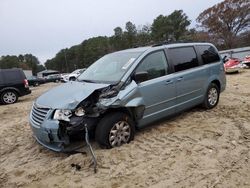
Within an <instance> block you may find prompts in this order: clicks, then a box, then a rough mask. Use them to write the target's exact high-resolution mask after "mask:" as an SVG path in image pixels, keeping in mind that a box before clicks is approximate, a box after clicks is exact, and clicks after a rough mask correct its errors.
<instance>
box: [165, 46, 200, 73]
mask: <svg viewBox="0 0 250 188" xmlns="http://www.w3.org/2000/svg"><path fill="white" fill-rule="evenodd" d="M169 55H170V58H171V60H172V62H173V64H174V70H175V72H178V71H183V70H187V69H191V68H193V67H197V66H199V63H198V59H197V55H196V53H195V51H194V48H193V47H181V48H172V49H169Z"/></svg>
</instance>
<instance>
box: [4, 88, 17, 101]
mask: <svg viewBox="0 0 250 188" xmlns="http://www.w3.org/2000/svg"><path fill="white" fill-rule="evenodd" d="M17 99H18V95H17V93H16V92H15V91H4V92H3V93H2V94H1V102H2V103H3V104H13V103H15V102H16V101H17Z"/></svg>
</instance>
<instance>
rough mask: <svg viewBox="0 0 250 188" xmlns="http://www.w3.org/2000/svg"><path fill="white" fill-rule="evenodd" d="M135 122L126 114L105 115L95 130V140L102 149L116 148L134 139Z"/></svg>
mask: <svg viewBox="0 0 250 188" xmlns="http://www.w3.org/2000/svg"><path fill="white" fill-rule="evenodd" d="M122 127H123V128H122ZM134 134H135V125H134V121H133V120H132V119H131V118H130V117H129V116H128V115H127V114H125V113H122V112H114V113H109V114H107V115H105V116H104V117H103V118H102V119H101V120H100V121H99V123H98V125H97V127H96V130H95V140H96V141H97V142H98V144H99V145H100V147H101V148H106V149H110V148H114V147H117V146H121V145H122V144H126V143H129V142H130V141H131V140H133V139H134Z"/></svg>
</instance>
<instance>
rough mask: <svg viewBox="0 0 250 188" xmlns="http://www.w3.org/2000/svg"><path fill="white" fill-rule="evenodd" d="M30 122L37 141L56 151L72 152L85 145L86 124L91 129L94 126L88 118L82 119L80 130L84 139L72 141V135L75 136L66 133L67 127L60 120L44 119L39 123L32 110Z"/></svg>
mask: <svg viewBox="0 0 250 188" xmlns="http://www.w3.org/2000/svg"><path fill="white" fill-rule="evenodd" d="M29 122H30V126H31V129H32V131H33V136H34V137H35V139H36V140H37V142H38V143H39V144H41V145H42V146H44V147H46V148H48V149H50V150H53V151H56V152H72V151H76V150H78V149H79V148H82V147H84V146H85V144H86V143H85V142H84V141H83V140H84V137H85V130H84V124H87V125H88V129H89V130H91V129H93V128H94V127H93V124H92V125H91V124H90V123H89V120H88V119H86V120H85V119H84V118H83V119H82V120H81V122H82V123H83V124H82V123H81V126H82V130H80V133H81V135H80V136H81V137H82V139H80V140H74V141H71V137H73V135H71V136H70V135H68V134H66V132H65V129H63V127H62V126H63V125H62V124H61V123H60V122H59V121H58V120H54V119H44V120H43V121H42V123H41V124H39V125H38V124H37V123H36V122H35V121H34V120H33V118H32V112H31V113H30V118H29ZM79 126H80V125H79ZM79 126H78V127H79ZM72 131H74V130H70V132H72ZM76 132H79V129H77V130H76Z"/></svg>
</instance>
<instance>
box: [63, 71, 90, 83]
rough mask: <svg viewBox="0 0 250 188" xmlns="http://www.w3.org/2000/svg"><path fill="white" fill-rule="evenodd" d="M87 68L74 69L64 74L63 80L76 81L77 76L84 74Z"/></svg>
mask: <svg viewBox="0 0 250 188" xmlns="http://www.w3.org/2000/svg"><path fill="white" fill-rule="evenodd" d="M85 70H86V68H84V69H77V70H75V71H73V72H72V73H70V74H66V75H64V76H62V78H61V81H62V82H68V81H75V80H76V78H77V77H78V76H79V75H80V74H82V73H83V72H84V71H85Z"/></svg>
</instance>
